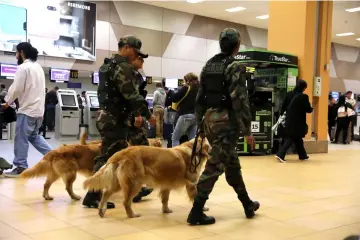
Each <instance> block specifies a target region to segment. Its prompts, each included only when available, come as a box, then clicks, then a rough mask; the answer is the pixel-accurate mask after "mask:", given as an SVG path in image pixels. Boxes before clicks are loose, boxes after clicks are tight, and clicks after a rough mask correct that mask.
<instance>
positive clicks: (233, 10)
mask: <svg viewBox="0 0 360 240" xmlns="http://www.w3.org/2000/svg"><path fill="white" fill-rule="evenodd" d="M245 9H246V8H244V7H234V8H228V9H226V10H225V11H227V12H240V11H244V10H245Z"/></svg>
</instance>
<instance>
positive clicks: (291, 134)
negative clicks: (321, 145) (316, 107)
mask: <svg viewBox="0 0 360 240" xmlns="http://www.w3.org/2000/svg"><path fill="white" fill-rule="evenodd" d="M306 88H307V83H306V82H305V81H304V80H301V79H299V80H298V82H297V84H296V87H295V89H294V90H293V91H291V92H289V93H288V94H287V96H286V97H285V100H284V105H283V107H282V114H284V113H285V112H286V118H285V129H284V133H283V134H284V141H283V142H282V144H281V146H280V149H279V151H278V152H277V154H276V155H275V157H276V158H277V159H278V160H279V161H280V162H281V163H285V162H286V160H285V156H286V153H287V150H288V149H289V148H290V147H291V145H292V144H295V148H296V150H297V153H298V155H299V159H300V160H307V159H309V157H308V155H307V153H306V150H305V148H304V141H303V138H304V137H305V135H306V134H307V133H308V126H307V124H306V114H307V113H312V111H313V109H312V107H311V104H310V102H309V96H308V95H307V94H304V91H305V90H306Z"/></svg>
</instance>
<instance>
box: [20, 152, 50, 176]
mask: <svg viewBox="0 0 360 240" xmlns="http://www.w3.org/2000/svg"><path fill="white" fill-rule="evenodd" d="M53 157H54V154H53V153H52V152H49V153H47V154H46V155H45V156H44V158H43V159H41V160H40V162H38V163H37V164H35V166H33V167H32V168H29V169H26V170H25V171H24V172H22V173H21V175H20V177H22V178H36V177H42V176H45V175H46V173H47V172H48V170H49V169H50V168H51V166H50V161H49V160H50V159H52V158H53Z"/></svg>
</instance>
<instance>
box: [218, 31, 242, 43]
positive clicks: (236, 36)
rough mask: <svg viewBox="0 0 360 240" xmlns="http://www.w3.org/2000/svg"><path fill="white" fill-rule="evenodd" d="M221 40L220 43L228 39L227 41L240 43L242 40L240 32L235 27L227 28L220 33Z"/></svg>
mask: <svg viewBox="0 0 360 240" xmlns="http://www.w3.org/2000/svg"><path fill="white" fill-rule="evenodd" d="M219 41H220V43H221V42H223V41H227V42H229V43H233V44H236V43H239V42H240V33H239V31H238V30H236V29H235V28H225V29H224V30H223V31H222V32H221V33H220V38H219Z"/></svg>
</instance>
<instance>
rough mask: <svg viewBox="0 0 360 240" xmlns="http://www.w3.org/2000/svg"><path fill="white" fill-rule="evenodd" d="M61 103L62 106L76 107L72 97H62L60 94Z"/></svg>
mask: <svg viewBox="0 0 360 240" xmlns="http://www.w3.org/2000/svg"><path fill="white" fill-rule="evenodd" d="M61 101H62V104H63V105H64V106H68V107H76V102H75V96H74V95H63V94H61Z"/></svg>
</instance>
